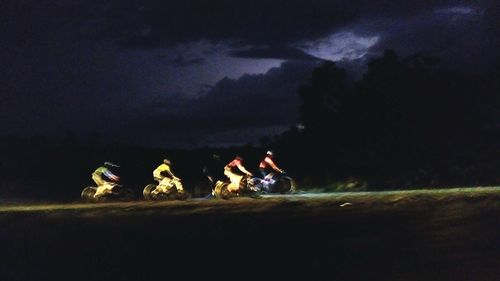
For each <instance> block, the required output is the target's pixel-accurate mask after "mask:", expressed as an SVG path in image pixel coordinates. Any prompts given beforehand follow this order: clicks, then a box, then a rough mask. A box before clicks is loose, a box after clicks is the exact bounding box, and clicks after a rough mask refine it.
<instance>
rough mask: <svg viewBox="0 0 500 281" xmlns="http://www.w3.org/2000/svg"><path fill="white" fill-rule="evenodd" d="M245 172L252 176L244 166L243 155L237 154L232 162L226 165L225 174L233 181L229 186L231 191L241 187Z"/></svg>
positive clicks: (228, 188)
mask: <svg viewBox="0 0 500 281" xmlns="http://www.w3.org/2000/svg"><path fill="white" fill-rule="evenodd" d="M241 173H244V174H246V175H248V176H252V173H250V172H249V171H248V170H247V169H246V168H245V166H243V158H242V157H241V156H236V157H235V158H234V159H233V160H232V161H231V162H229V163H228V164H227V165H226V166H225V167H224V175H226V177H228V178H229V181H231V183H230V184H229V185H228V186H227V190H229V191H231V192H235V191H238V190H239V189H240V183H241V179H242V178H243V175H242V174H241Z"/></svg>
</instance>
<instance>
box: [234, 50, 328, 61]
mask: <svg viewBox="0 0 500 281" xmlns="http://www.w3.org/2000/svg"><path fill="white" fill-rule="evenodd" d="M228 54H229V55H230V56H233V57H238V58H274V59H284V60H312V61H315V60H316V61H317V60H322V59H320V58H317V57H315V56H312V55H309V54H307V53H305V52H304V51H302V50H300V49H297V48H293V47H261V48H258V47H256V48H249V49H245V50H235V51H230V52H229V53H228Z"/></svg>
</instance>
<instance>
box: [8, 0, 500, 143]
mask: <svg viewBox="0 0 500 281" xmlns="http://www.w3.org/2000/svg"><path fill="white" fill-rule="evenodd" d="M499 6H500V5H498V3H497V1H496V0H483V1H481V0H478V1H428V0H406V1H386V0H382V1H372V0H350V1H337V0H317V1H314V0H313V1H311V0H297V1H290V0H287V1H274V0H273V1H268V0H266V1H260V0H238V1H235V0H222V1H209V0H203V1H202V0H199V1H195V0H183V1H169V0H164V1H160V0H145V1H133V0H109V1H100V0H99V1H98V0H94V1H79V0H65V1H46V0H6V1H2V3H1V4H0V36H1V37H0V38H1V39H0V40H1V41H0V61H1V63H2V67H1V70H0V85H1V90H0V128H1V132H0V135H10V136H20V137H30V136H47V137H51V138H60V137H64V136H65V135H67V134H75V135H76V136H78V137H85V136H88V135H100V136H101V138H103V140H105V141H110V142H112V141H122V142H126V143H133V144H138V145H145V146H161V147H197V146H205V145H210V146H226V145H238V144H246V143H249V142H254V143H255V142H257V141H258V140H259V138H261V137H262V136H267V135H276V134H279V133H282V132H283V131H285V130H287V129H289V128H290V127H291V126H295V125H297V122H298V117H299V103H300V100H299V96H298V92H297V87H298V86H299V85H300V84H303V83H305V82H306V81H307V79H308V78H309V76H310V74H311V71H312V69H313V68H314V67H316V66H318V65H319V64H320V63H321V62H323V61H324V60H332V61H338V63H339V65H342V66H343V67H345V68H346V69H347V70H348V73H349V75H350V77H352V78H353V79H355V78H356V77H359V76H360V75H361V74H362V73H363V70H364V65H365V62H366V61H367V60H368V59H369V58H371V57H375V56H379V55H381V54H382V53H383V51H384V50H385V49H389V48H390V49H394V50H395V51H396V52H397V53H398V54H399V55H402V56H405V55H411V54H414V53H417V52H422V51H423V52H429V53H432V54H433V55H435V56H438V57H439V58H441V59H442V60H443V62H444V64H446V65H447V66H449V67H452V68H457V69H460V70H462V71H467V72H471V73H476V74H479V75H481V73H483V72H486V71H489V70H491V69H493V68H495V67H496V66H497V63H498V61H499V57H500V56H499V51H498V50H499V47H500V42H499V38H500V36H499V35H500V24H499V22H498V18H499V15H500V8H499Z"/></svg>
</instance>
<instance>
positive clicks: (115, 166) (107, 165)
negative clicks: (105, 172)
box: [104, 161, 120, 168]
mask: <svg viewBox="0 0 500 281" xmlns="http://www.w3.org/2000/svg"><path fill="white" fill-rule="evenodd" d="M104 166H106V167H108V168H119V167H120V166H118V165H116V164H115V163H113V162H109V161H106V162H104Z"/></svg>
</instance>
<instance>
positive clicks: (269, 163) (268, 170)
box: [259, 150, 285, 183]
mask: <svg viewBox="0 0 500 281" xmlns="http://www.w3.org/2000/svg"><path fill="white" fill-rule="evenodd" d="M273 158H274V153H273V152H272V151H271V150H268V151H267V152H266V156H265V157H264V159H263V160H262V161H260V163H259V171H260V173H261V174H262V178H263V179H264V181H268V182H270V183H272V181H273V177H274V172H278V173H284V172H285V171H284V170H283V169H281V168H279V167H278V166H277V165H276V164H275V163H274V159H273Z"/></svg>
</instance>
